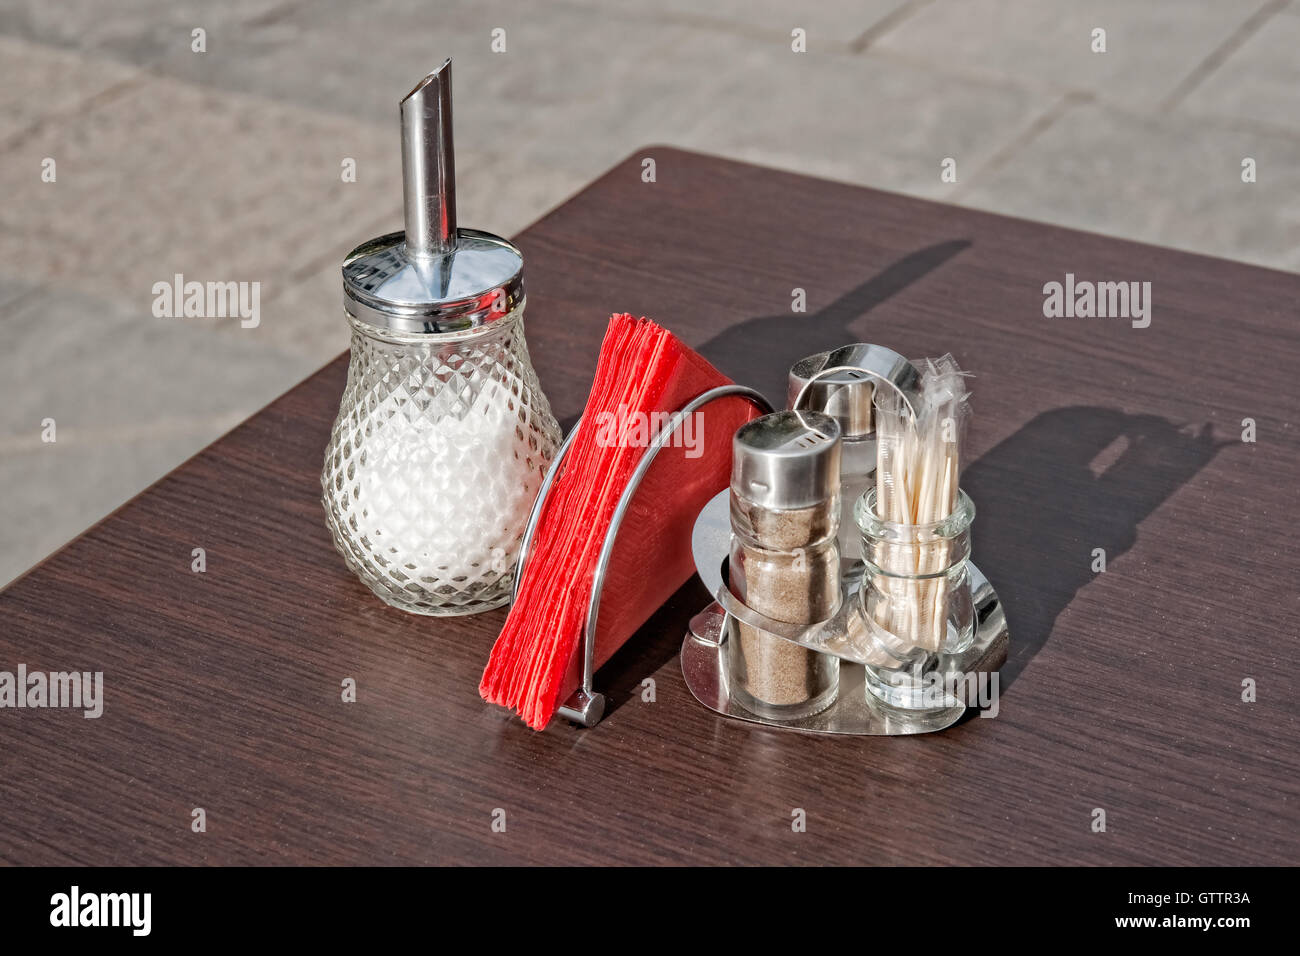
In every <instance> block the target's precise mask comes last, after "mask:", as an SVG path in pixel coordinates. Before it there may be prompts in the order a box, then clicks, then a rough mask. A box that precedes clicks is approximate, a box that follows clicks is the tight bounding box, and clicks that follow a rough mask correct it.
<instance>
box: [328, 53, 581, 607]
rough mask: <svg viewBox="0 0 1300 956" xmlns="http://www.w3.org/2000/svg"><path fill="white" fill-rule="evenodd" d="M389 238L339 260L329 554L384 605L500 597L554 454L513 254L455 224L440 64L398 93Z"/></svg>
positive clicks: (505, 596) (445, 79)
mask: <svg viewBox="0 0 1300 956" xmlns="http://www.w3.org/2000/svg"><path fill="white" fill-rule="evenodd" d="M399 114H400V116H401V128H402V195H403V200H404V201H403V210H402V211H403V219H404V221H405V226H406V228H405V229H404V230H403V231H402V232H394V233H389V234H388V235H386V236H379V237H378V238H376V239H371V240H370V241H369V242H364V243H362V244H361V245H359V246H357V247H356V248H355V249H353V250H352V252H351V253H350V254H349V255H348V257H347V259H345V260H344V262H343V308H344V309H345V310H346V312H347V315H348V322H349V323H350V324H351V325H352V361H351V364H350V365H349V366H348V384H347V389H346V390H345V392H344V394H343V402H342V404H341V406H340V407H339V417H338V419H337V420H336V421H335V422H334V433H333V434H332V435H331V436H330V443H329V448H328V449H327V450H326V452H325V470H324V471H323V472H322V473H321V488H322V490H323V492H324V503H325V513H326V516H327V520H328V523H329V528H330V533H331V534H332V535H333V536H334V544H335V547H337V548H338V549H339V552H340V553H341V554H342V555H343V557H344V559H346V561H347V563H348V567H350V568H351V569H352V570H353V571H355V572H356V573H357V575H358V576H359V577H360V578H361V580H362V581H363V582H365V584H366V585H367V586H368V587H369V588H370V589H371V590H372V591H374V592H375V593H376V594H378V595H379V596H380V597H381V598H383V599H384V600H385V601H387V602H388V603H389V604H391V605H393V606H394V607H399V608H401V609H402V610H405V611H414V612H416V613H418V614H472V613H474V612H476V611H486V610H487V609H489V608H493V607H498V606H499V605H502V604H505V603H506V602H507V601H509V600H510V593H511V587H512V585H513V583H514V571H515V565H516V563H517V562H518V559H519V548H520V545H521V543H522V541H523V535H524V531H525V530H526V529H527V525H528V516H529V513H530V512H531V510H532V505H533V500H534V499H535V498H536V497H537V492H538V490H539V489H540V488H541V484H542V480H543V478H545V476H546V471H547V468H548V467H549V465H550V462H551V459H553V458H554V457H555V452H556V449H557V448H558V447H559V444H560V428H559V426H558V425H557V424H556V423H555V418H554V417H553V416H552V415H551V408H550V405H549V404H548V403H547V401H546V396H545V395H543V394H542V389H541V386H540V385H539V384H538V381H537V374H536V373H535V372H534V371H533V366H532V363H531V362H530V361H529V360H528V347H527V346H526V345H525V344H524V325H523V314H524V277H523V268H524V257H523V253H522V252H520V251H519V249H518V247H516V246H515V245H514V244H513V243H511V242H508V241H507V240H505V239H502V238H501V237H500V236H494V235H492V234H491V233H488V232H481V231H479V230H477V229H465V228H459V227H458V226H457V225H456V177H455V151H454V149H453V147H452V135H451V133H452V123H451V61H450V60H447V61H446V62H445V63H443V64H442V66H440V67H438V69H436V70H434V71H433V72H432V73H430V74H429V75H428V76H426V77H425V78H424V79H423V80H421V81H420V82H419V83H417V84H416V86H415V89H413V90H411V92H410V93H408V94H406V96H405V98H403V100H402V102H401V104H400V107H399Z"/></svg>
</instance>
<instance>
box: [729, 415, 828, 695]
mask: <svg viewBox="0 0 1300 956" xmlns="http://www.w3.org/2000/svg"><path fill="white" fill-rule="evenodd" d="M839 432H840V430H839V425H838V424H837V423H836V421H835V419H833V418H831V417H829V416H827V415H823V414H820V413H818V412H795V411H786V412H774V413H773V414H770V415H764V416H762V417H761V418H756V419H754V420H753V421H751V422H749V423H748V424H746V425H743V426H741V428H740V429H738V430H737V431H736V434H735V436H734V438H733V439H732V472H731V531H732V539H731V557H730V561H729V564H728V576H729V577H728V587H729V588H730V589H731V593H732V594H734V595H735V596H736V597H737V598H738V599H739V600H740V601H741V603H743V604H745V605H746V606H748V607H750V608H752V609H753V610H755V611H757V612H758V613H759V614H762V615H764V616H766V617H769V618H772V619H773V620H776V621H783V622H786V623H791V624H815V623H817V622H818V621H823V620H825V619H827V618H829V617H831V616H832V615H833V614H834V613H835V611H836V610H837V609H838V607H839V602H840V566H839V564H840V559H839V546H838V543H837V532H838V530H839V520H840V497H839V475H840V438H839ZM729 626H730V627H731V631H730V632H729V634H728V636H727V648H728V650H727V653H728V673H729V680H730V681H731V687H732V697H733V699H734V700H736V701H737V702H739V703H740V704H741V706H743V707H744V708H745V709H746V710H748V711H750V712H751V713H754V714H757V715H758V716H760V717H766V718H769V719H775V720H797V719H800V718H803V717H808V716H811V715H813V714H816V713H819V712H820V711H822V710H825V709H826V708H827V707H829V706H830V705H831V704H833V703H834V702H835V697H836V693H837V691H838V689H839V674H840V670H839V658H836V657H832V656H830V655H829V654H820V653H818V652H817V651H812V650H808V649H807V648H804V647H800V646H799V645H797V644H793V643H791V642H789V641H786V640H783V639H782V638H780V637H774V636H772V635H770V634H765V633H763V632H761V631H759V630H758V629H756V628H754V627H752V626H751V625H749V624H745V623H742V622H740V621H738V620H736V619H735V618H731V619H730V625H729Z"/></svg>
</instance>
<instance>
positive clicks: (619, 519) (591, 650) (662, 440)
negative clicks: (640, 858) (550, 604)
mask: <svg viewBox="0 0 1300 956" xmlns="http://www.w3.org/2000/svg"><path fill="white" fill-rule="evenodd" d="M720 398H743V399H745V400H747V401H748V402H750V404H752V405H753V406H754V407H755V408H757V409H758V410H759V411H760V412H762V413H763V414H767V413H769V412H771V411H773V408H772V404H771V403H770V402H769V401H768V400H767V399H766V398H765V397H764V396H763V395H762V393H761V392H758V391H756V390H755V389H752V388H748V387H746V386H744V385H734V384H733V385H719V386H718V387H716V388H711V389H708V390H707V391H704V392H701V393H700V394H699V395H696V396H695V397H694V398H693V399H691V400H690V401H689V402H687V403H686V404H685V405H683V406H682V407H681V408H680V409H678V410H677V411H676V412H674V413H673V415H672V417H671V418H670V419H669V420H668V422H667V423H666V424H665V425H664V427H663V428H662V429H660V430H659V432H658V433H657V434H656V435H655V437H654V439H653V440H652V441H651V442H650V443H649V444H648V445H646V447H645V450H644V451H643V452H642V453H641V458H640V460H639V461H638V462H637V466H636V468H635V469H634V470H633V472H632V477H631V478H629V479H628V483H627V487H625V488H624V489H623V493H622V495H620V496H619V499H618V505H617V506H616V507H615V508H614V514H613V517H612V518H611V519H610V522H609V529H608V531H606V533H605V540H604V541H603V543H602V544H601V548H600V555H599V557H598V558H597V559H596V567H595V570H594V572H593V574H592V581H591V599H590V601H589V603H588V605H587V621H586V625H585V627H584V628H583V633H582V685H581V686H580V687H579V688H578V690H576V691H574V693H573V695H572V696H571V697H570V698H569V699H568V700H567V701H565V702H564V704H562V705H561V706H560V708H559V710H557V711H556V713H557V714H558V715H559V716H561V717H563V718H565V719H566V720H571V721H573V722H574V723H577V724H581V725H582V726H583V727H594V726H595V725H596V724H597V723H599V722H600V718H601V717H603V716H604V714H605V695H604V694H599V693H597V692H596V691H595V684H594V681H595V670H596V623H597V621H598V619H599V617H600V596H601V591H602V590H604V587H605V576H606V574H607V572H608V571H609V562H610V558H611V557H612V556H613V553H614V544H615V542H616V541H617V539H618V531H619V527H620V526H621V525H622V523H623V519H624V518H625V517H626V516H627V512H628V510H629V509H630V508H631V506H632V500H633V498H635V497H636V491H637V488H638V487H639V486H640V484H641V481H642V479H643V478H645V476H646V472H648V471H649V470H650V465H651V464H652V463H653V462H654V460H655V457H656V456H657V455H658V454H659V451H660V449H662V448H663V447H664V446H665V445H667V444H668V442H669V440H670V439H671V438H672V436H673V433H674V432H676V431H677V429H678V427H679V426H680V425H681V424H682V422H684V421H685V420H686V416H688V415H691V414H693V413H695V412H697V411H699V410H700V409H701V408H703V407H704V406H705V405H708V404H709V403H710V402H713V401H716V400H717V399H720ZM581 427H582V419H581V418H579V419H578V421H577V422H575V423H574V425H573V428H572V429H570V431H569V434H568V436H567V437H566V438H565V439H564V443H563V444H562V445H560V449H559V451H557V452H556V453H555V459H554V460H553V461H552V462H551V466H550V468H548V469H547V472H546V477H545V478H543V479H542V486H541V488H540V489H538V492H537V499H536V500H535V501H534V502H533V508H532V511H531V512H530V513H529V515H528V526H527V527H526V528H525V529H524V537H523V541H522V542H521V543H520V547H519V562H518V565H517V566H516V568H515V580H514V586H513V589H512V592H511V596H510V599H511V603H512V604H513V603H514V601H515V599H516V598H517V597H518V596H519V583H520V581H521V580H522V579H523V574H524V564H525V562H526V561H527V560H528V556H529V552H530V551H531V550H532V543H533V536H534V535H535V534H536V533H537V526H538V524H540V522H541V516H542V511H543V510H544V509H545V506H546V496H547V495H548V494H549V492H550V490H551V486H552V485H554V484H555V479H556V477H557V476H558V475H559V473H560V469H561V467H562V465H563V462H564V458H565V456H566V455H567V454H568V451H569V447H570V446H571V445H572V444H573V439H574V437H575V436H576V435H577V434H578V429H579V428H581Z"/></svg>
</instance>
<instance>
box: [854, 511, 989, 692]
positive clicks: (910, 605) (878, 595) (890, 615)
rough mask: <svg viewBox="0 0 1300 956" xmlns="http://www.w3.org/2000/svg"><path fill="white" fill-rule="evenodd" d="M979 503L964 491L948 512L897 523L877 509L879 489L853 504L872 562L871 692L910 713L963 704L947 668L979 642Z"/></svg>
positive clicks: (867, 589) (867, 591)
mask: <svg viewBox="0 0 1300 956" xmlns="http://www.w3.org/2000/svg"><path fill="white" fill-rule="evenodd" d="M974 519H975V505H974V504H973V503H972V502H971V500H970V498H969V497H967V495H966V493H965V492H964V491H958V493H957V504H956V507H955V508H954V509H953V511H952V514H950V515H949V516H948V517H946V518H944V519H942V520H940V521H936V522H932V523H929V524H898V523H895V522H892V521H886V520H884V519H883V518H881V517H879V515H878V514H877V513H876V489H875V488H871V489H869V490H868V491H867V492H866V493H865V494H864V495H863V496H862V497H861V498H859V499H858V502H857V504H856V505H855V507H854V520H855V521H856V523H857V526H858V530H859V531H860V532H861V533H862V555H863V561H864V564H865V570H864V573H863V580H862V587H861V590H860V591H859V592H858V600H859V602H860V609H861V612H862V619H863V622H864V624H865V628H866V633H867V636H868V641H867V644H868V647H869V649H870V650H869V654H868V659H867V661H866V662H865V667H866V680H865V684H866V689H867V692H868V693H869V694H872V695H874V696H875V697H876V698H877V699H879V700H881V701H883V702H884V703H886V704H888V705H890V706H892V707H897V708H900V709H903V710H909V711H928V710H941V709H944V708H947V707H952V706H954V704H956V703H958V699H957V697H956V695H955V694H954V689H953V687H951V686H949V684H950V682H949V681H947V680H946V677H947V676H948V670H949V668H948V667H947V666H946V665H947V663H948V662H949V661H951V660H952V659H953V658H954V657H955V655H959V654H961V653H962V652H964V651H965V650H967V649H968V648H969V647H970V646H971V644H972V642H973V641H974V639H975V632H976V621H975V609H974V602H973V600H972V596H971V581H970V571H969V567H968V564H969V560H970V553H971V523H972V522H973V521H974Z"/></svg>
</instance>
